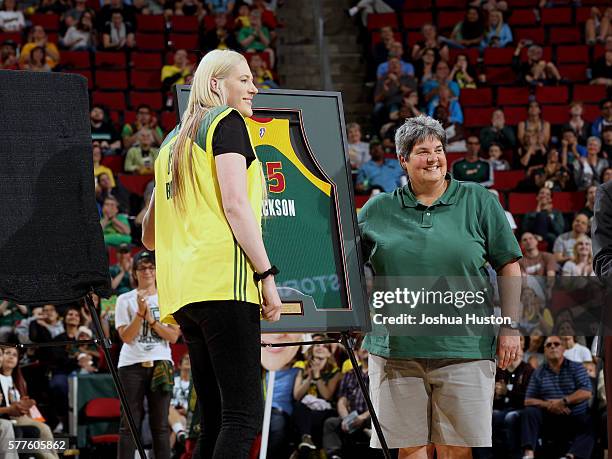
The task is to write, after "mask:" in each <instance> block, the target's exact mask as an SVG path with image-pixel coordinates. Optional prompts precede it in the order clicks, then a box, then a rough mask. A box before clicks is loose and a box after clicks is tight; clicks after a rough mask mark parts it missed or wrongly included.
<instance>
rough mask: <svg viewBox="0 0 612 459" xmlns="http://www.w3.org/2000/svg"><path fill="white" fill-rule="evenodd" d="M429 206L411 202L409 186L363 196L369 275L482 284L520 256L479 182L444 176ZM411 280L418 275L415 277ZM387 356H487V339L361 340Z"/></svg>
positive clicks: (490, 342)
mask: <svg viewBox="0 0 612 459" xmlns="http://www.w3.org/2000/svg"><path fill="white" fill-rule="evenodd" d="M447 180H450V183H449V186H448V188H447V189H446V191H445V192H444V194H443V195H442V196H441V197H440V198H439V199H438V200H437V201H436V202H435V203H434V204H433V205H431V206H429V207H427V206H425V205H423V204H421V203H420V202H418V201H417V200H416V198H415V196H414V194H413V193H412V191H411V188H410V185H409V184H408V185H406V186H404V187H403V188H398V189H396V190H395V191H394V192H392V193H380V194H378V195H376V196H375V197H373V198H372V199H370V200H369V201H368V202H367V203H366V204H365V206H364V207H363V208H362V209H361V211H360V213H359V228H360V231H361V237H362V245H363V247H364V254H365V259H366V260H369V261H370V263H371V264H372V267H373V268H374V272H375V275H376V277H378V276H387V277H389V278H391V277H394V278H396V279H397V277H400V276H402V277H407V278H410V279H411V281H410V283H414V281H415V278H418V277H429V278H433V277H437V276H448V277H451V276H454V277H455V278H462V279H466V282H467V283H470V282H474V281H476V283H480V284H485V283H486V282H488V274H487V270H486V268H485V265H486V263H487V262H489V263H490V264H491V266H492V267H493V268H494V269H496V270H497V269H498V268H501V267H502V266H504V265H505V264H507V263H509V262H511V261H514V260H517V259H519V258H521V250H520V248H519V245H518V242H517V240H516V238H515V237H514V234H513V233H512V230H511V229H510V225H509V224H508V221H507V219H506V216H505V214H504V210H503V209H502V207H501V205H500V204H499V201H498V200H497V198H496V197H495V196H494V195H493V194H491V193H490V192H489V191H487V189H485V188H484V187H482V186H481V185H479V184H475V183H468V182H460V181H457V180H455V179H452V178H451V176H450V174H447ZM417 280H418V279H417ZM364 345H365V348H366V349H368V351H370V352H371V353H373V354H376V355H380V356H383V357H387V358H467V359H492V358H494V356H495V346H496V338H495V337H494V336H492V335H491V334H489V335H488V336H389V335H388V334H387V335H386V336H381V335H380V334H374V333H370V334H368V335H367V336H366V339H365V341H364Z"/></svg>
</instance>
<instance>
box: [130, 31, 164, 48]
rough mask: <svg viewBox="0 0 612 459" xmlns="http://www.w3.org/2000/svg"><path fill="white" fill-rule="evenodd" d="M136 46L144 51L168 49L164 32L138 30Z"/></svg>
mask: <svg viewBox="0 0 612 459" xmlns="http://www.w3.org/2000/svg"><path fill="white" fill-rule="evenodd" d="M136 46H137V47H138V49H140V50H144V51H163V50H164V49H166V39H165V38H164V34H163V33H159V34H152V33H139V32H136Z"/></svg>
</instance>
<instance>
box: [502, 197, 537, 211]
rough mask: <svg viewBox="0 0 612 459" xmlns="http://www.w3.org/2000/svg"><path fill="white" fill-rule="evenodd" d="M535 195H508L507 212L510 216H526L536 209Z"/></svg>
mask: <svg viewBox="0 0 612 459" xmlns="http://www.w3.org/2000/svg"><path fill="white" fill-rule="evenodd" d="M536 205H537V203H536V194H535V193H510V194H509V195H508V210H509V211H510V213H512V214H526V213H527V212H533V211H534V210H535V208H536Z"/></svg>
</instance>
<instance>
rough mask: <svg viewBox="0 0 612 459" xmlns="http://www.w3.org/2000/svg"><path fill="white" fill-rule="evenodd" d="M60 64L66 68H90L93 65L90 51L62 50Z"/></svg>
mask: <svg viewBox="0 0 612 459" xmlns="http://www.w3.org/2000/svg"><path fill="white" fill-rule="evenodd" d="M60 66H61V67H62V68H63V69H64V70H65V69H67V68H73V69H88V68H90V67H91V62H90V60H89V52H88V51H62V53H61V54H60Z"/></svg>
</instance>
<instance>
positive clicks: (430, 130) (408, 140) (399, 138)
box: [395, 115, 446, 160]
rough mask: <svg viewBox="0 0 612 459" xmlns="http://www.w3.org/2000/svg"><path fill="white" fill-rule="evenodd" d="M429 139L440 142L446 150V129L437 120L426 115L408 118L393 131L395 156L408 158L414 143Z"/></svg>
mask: <svg viewBox="0 0 612 459" xmlns="http://www.w3.org/2000/svg"><path fill="white" fill-rule="evenodd" d="M429 139H436V140H439V141H440V142H442V148H443V149H444V152H446V131H445V130H444V128H443V127H442V125H441V124H440V122H439V121H437V120H435V119H433V118H432V117H430V116H426V115H419V116H416V117H414V118H408V119H407V120H406V122H405V123H404V124H403V125H402V126H400V128H399V129H398V130H397V131H396V132H395V147H396V149H397V158H398V159H399V158H400V157H402V158H404V160H406V159H408V156H410V153H411V152H412V149H413V148H414V146H415V145H417V144H419V143H422V142H425V141H426V140H429Z"/></svg>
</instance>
